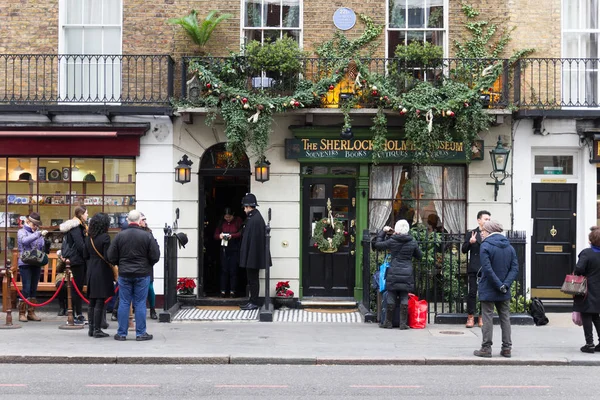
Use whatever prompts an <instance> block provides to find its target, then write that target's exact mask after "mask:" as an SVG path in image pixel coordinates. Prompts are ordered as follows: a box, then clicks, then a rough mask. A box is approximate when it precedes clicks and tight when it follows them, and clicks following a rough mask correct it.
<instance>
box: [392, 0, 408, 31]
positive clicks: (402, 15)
mask: <svg viewBox="0 0 600 400" xmlns="http://www.w3.org/2000/svg"><path fill="white" fill-rule="evenodd" d="M389 2H390V3H389V4H390V5H389V7H390V12H389V18H390V20H389V27H390V28H403V29H404V28H406V0H389Z"/></svg>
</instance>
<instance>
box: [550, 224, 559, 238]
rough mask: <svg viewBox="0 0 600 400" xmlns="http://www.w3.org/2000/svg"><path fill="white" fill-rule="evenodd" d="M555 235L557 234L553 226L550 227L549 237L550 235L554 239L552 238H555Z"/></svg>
mask: <svg viewBox="0 0 600 400" xmlns="http://www.w3.org/2000/svg"><path fill="white" fill-rule="evenodd" d="M557 233H558V232H557V230H556V229H554V225H552V229H550V235H551V236H552V237H554V236H556V234H557Z"/></svg>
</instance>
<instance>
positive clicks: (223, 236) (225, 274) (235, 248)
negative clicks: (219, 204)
mask: <svg viewBox="0 0 600 400" xmlns="http://www.w3.org/2000/svg"><path fill="white" fill-rule="evenodd" d="M223 213H224V215H223V219H221V221H220V222H219V224H218V225H217V229H216V230H215V234H214V238H215V240H218V241H219V242H220V243H221V297H226V296H227V295H228V294H229V297H231V298H233V297H235V291H236V289H237V274H238V266H239V264H240V239H241V238H242V219H241V218H240V217H236V216H234V215H233V211H232V210H231V208H230V207H225V210H224V212H223Z"/></svg>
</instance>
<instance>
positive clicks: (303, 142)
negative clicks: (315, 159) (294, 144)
mask: <svg viewBox="0 0 600 400" xmlns="http://www.w3.org/2000/svg"><path fill="white" fill-rule="evenodd" d="M308 141H309V139H302V148H303V149H304V150H308V149H309V148H310V147H309V146H310V144H309V143H308Z"/></svg>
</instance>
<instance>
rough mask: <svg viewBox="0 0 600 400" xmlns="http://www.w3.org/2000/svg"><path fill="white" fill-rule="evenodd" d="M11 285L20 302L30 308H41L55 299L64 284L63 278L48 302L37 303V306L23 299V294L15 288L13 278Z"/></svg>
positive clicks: (15, 283) (15, 284)
mask: <svg viewBox="0 0 600 400" xmlns="http://www.w3.org/2000/svg"><path fill="white" fill-rule="evenodd" d="M12 283H13V285H14V287H15V289H16V290H17V294H18V295H19V297H20V298H21V300H23V301H24V302H25V303H26V304H28V305H30V306H33V307H42V306H45V305H48V304H50V303H51V302H52V300H54V299H55V298H56V296H58V292H60V289H62V287H63V285H64V284H65V278H63V279H62V281H60V286H59V287H58V289H56V292H54V294H53V295H52V297H51V298H50V300H47V301H45V302H43V303H39V304H34V303H32V302H30V301H29V300H27V299H26V298H25V297H23V293H21V291H20V290H19V287H18V286H17V282H16V281H15V278H14V277H12Z"/></svg>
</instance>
